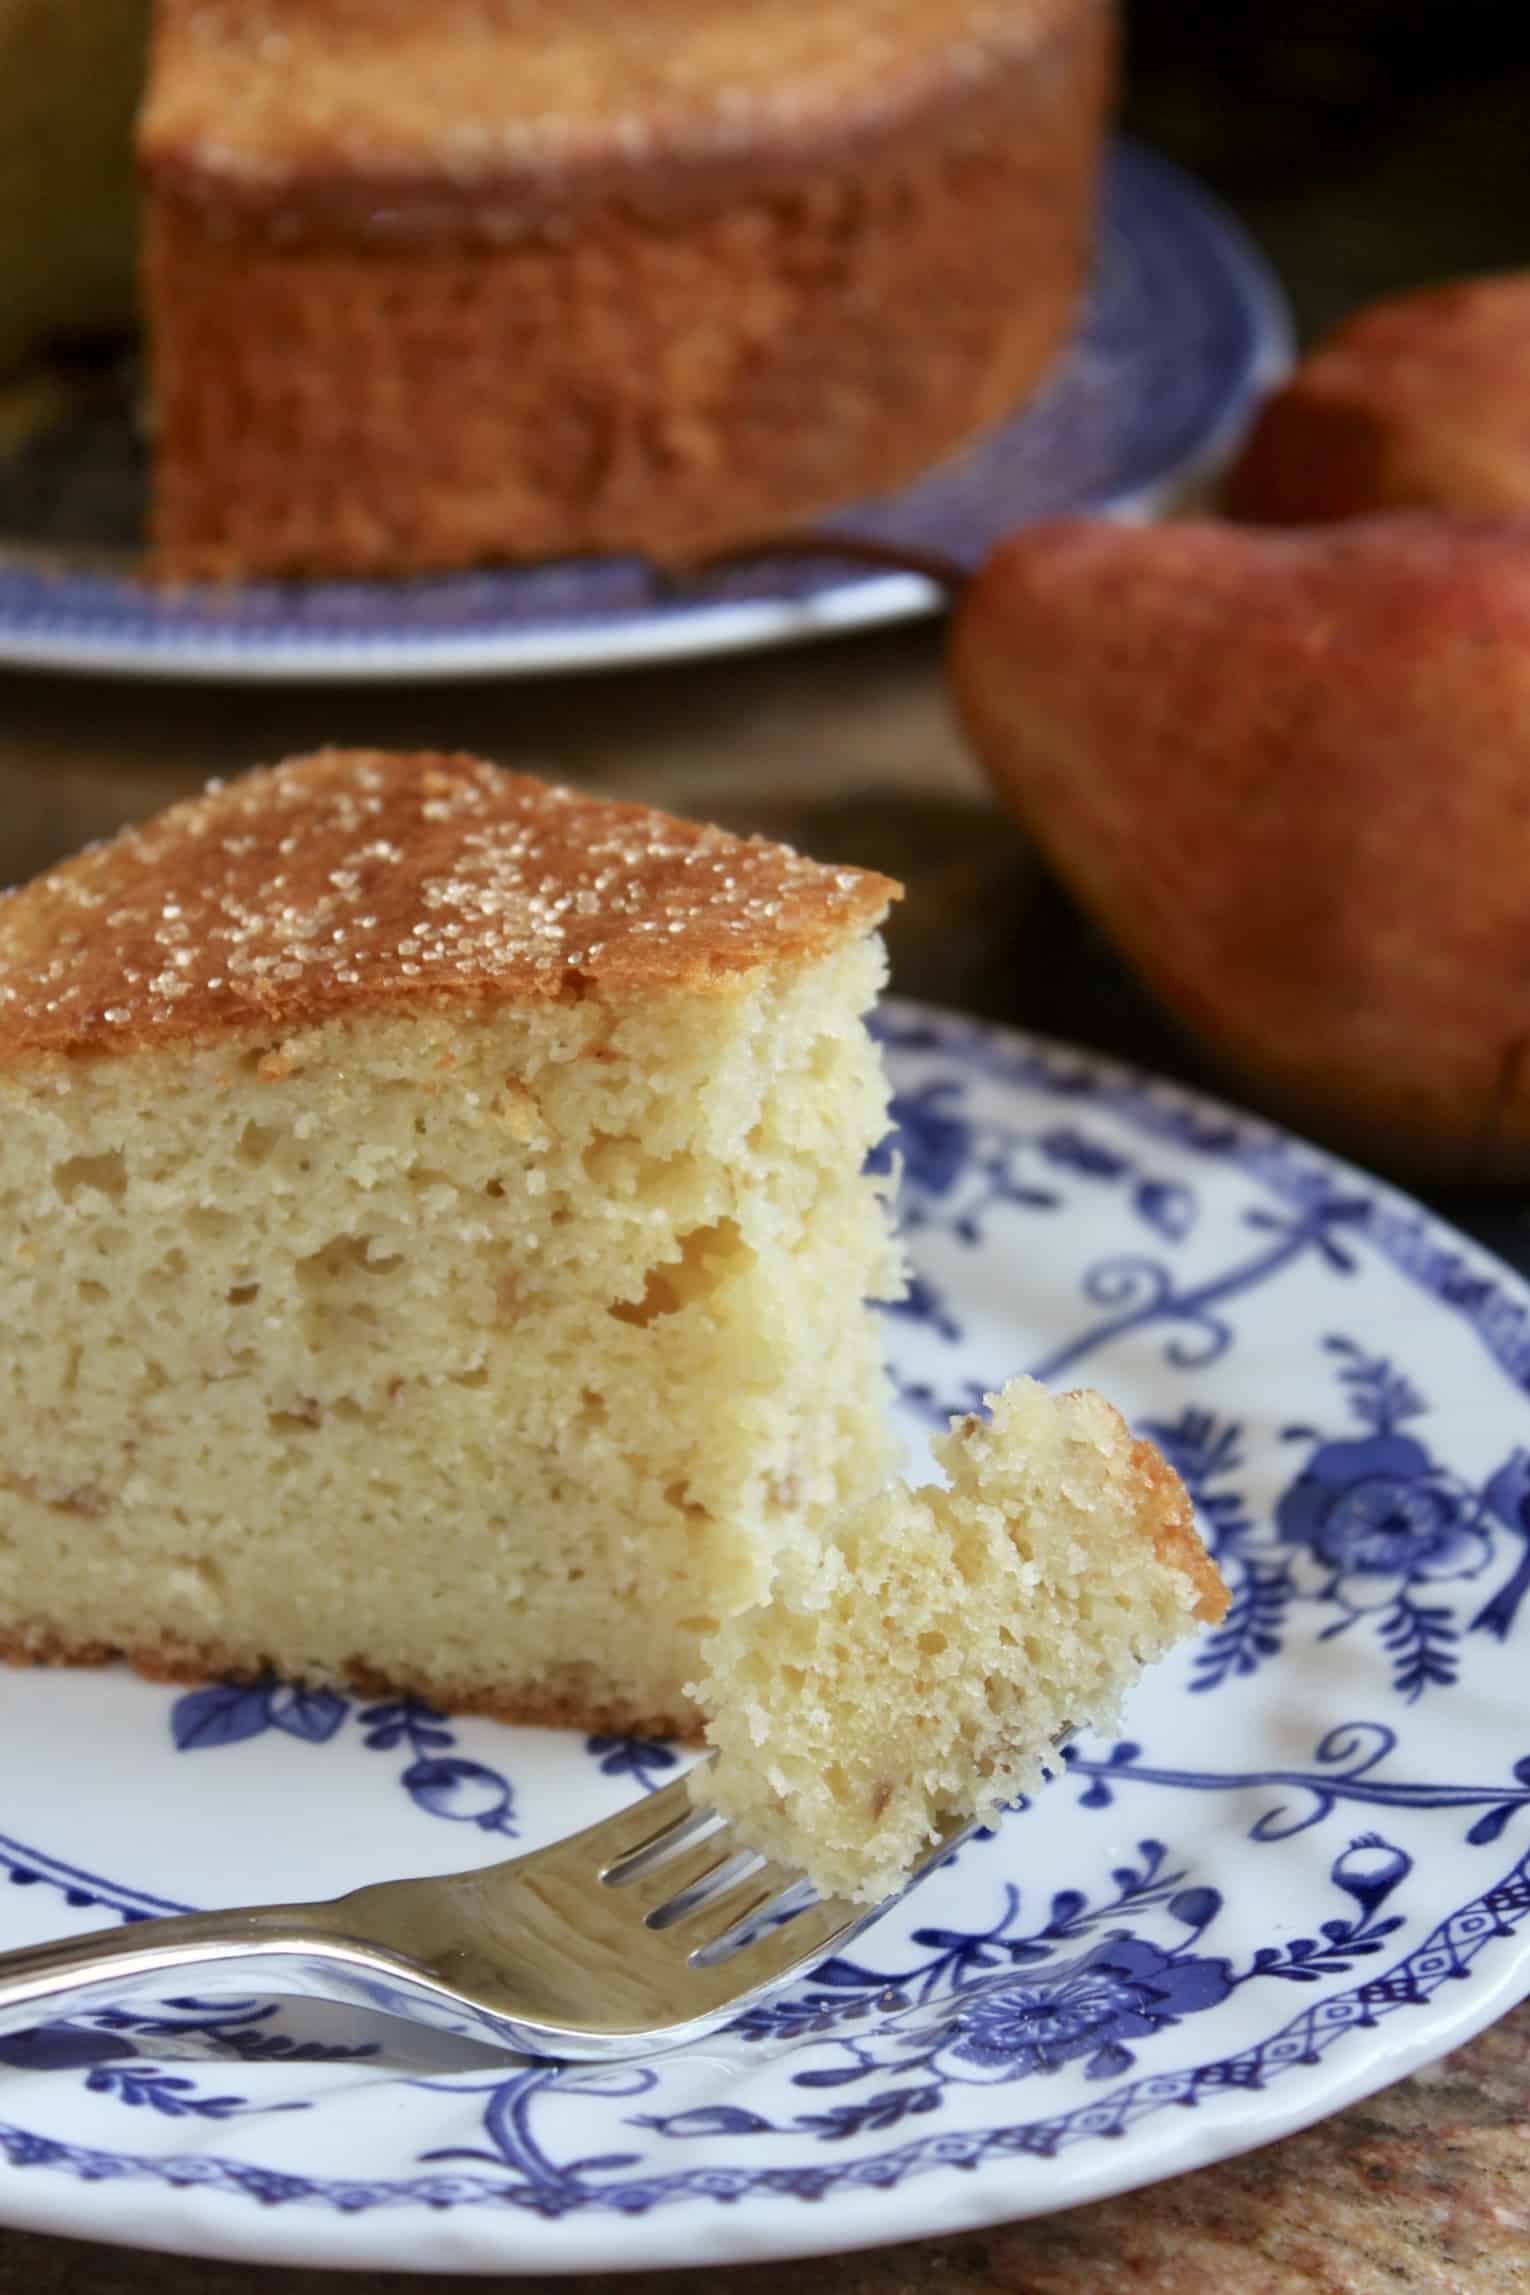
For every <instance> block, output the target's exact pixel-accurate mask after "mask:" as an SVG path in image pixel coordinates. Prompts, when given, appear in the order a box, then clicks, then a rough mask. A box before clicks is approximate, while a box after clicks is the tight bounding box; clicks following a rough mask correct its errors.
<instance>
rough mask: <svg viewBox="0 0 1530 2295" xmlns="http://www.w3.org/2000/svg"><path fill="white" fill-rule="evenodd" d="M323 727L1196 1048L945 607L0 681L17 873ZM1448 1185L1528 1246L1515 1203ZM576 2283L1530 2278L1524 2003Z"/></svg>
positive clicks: (1230, 2283) (1294, 2283)
mask: <svg viewBox="0 0 1530 2295" xmlns="http://www.w3.org/2000/svg"><path fill="white" fill-rule="evenodd" d="M321 741H344V742H367V743H384V744H390V745H404V746H413V745H432V746H451V747H457V746H461V747H469V748H473V749H476V750H479V751H480V752H482V753H483V754H485V755H488V756H491V757H494V758H497V759H499V760H500V761H502V762H504V763H507V764H515V765H518V766H522V767H525V768H528V769H531V770H535V771H541V772H545V773H550V774H553V775H556V776H560V777H563V778H566V779H569V780H573V781H577V782H581V783H584V784H586V785H589V786H598V787H600V788H603V789H606V790H611V791H616V792H620V793H622V794H625V795H630V796H634V797H640V798H643V799H645V800H649V801H651V802H655V803H659V804H665V805H670V806H673V807H676V808H678V809H681V810H688V811H693V812H697V813H701V814H706V815H710V816H712V817H714V818H717V819H721V820H723V821H725V822H727V823H728V825H729V826H732V827H758V828H761V829H764V830H767V831H769V832H770V833H772V834H776V835H785V836H787V837H789V838H791V839H792V840H793V841H795V842H797V843H800V844H801V845H803V846H804V847H805V848H807V849H808V850H809V851H812V852H814V853H816V854H818V855H819V856H820V857H822V858H824V859H826V860H841V859H843V860H856V861H864V862H869V863H871V864H873V865H875V866H878V867H881V868H885V869H888V870H890V871H891V872H892V873H894V874H896V875H900V876H902V877H903V878H904V879H905V881H906V882H907V884H908V887H909V898H908V900H907V901H906V902H905V903H904V904H903V906H902V908H901V910H900V911H899V912H898V914H897V917H896V919H895V924H894V929H893V934H892V941H893V961H894V977H895V981H896V984H897V986H898V987H899V988H901V989H902V990H904V991H905V992H906V993H909V994H912V995H916V996H922V997H926V998H930V999H932V1000H934V1001H937V1002H940V1003H944V1004H948V1005H954V1006H958V1007H960V1008H963V1009H966V1010H970V1011H976V1012H981V1013H984V1014H986V1015H988V1016H991V1017H995V1018H1000V1019H1008V1020H1013V1021H1015V1022H1018V1023H1021V1024H1025V1025H1029V1026H1035V1027H1040V1028H1043V1029H1047V1030H1049V1031H1051V1032H1052V1033H1056V1034H1063V1035H1072V1036H1074V1037H1077V1038H1078V1039H1080V1040H1082V1041H1087V1042H1092V1043H1096V1044H1101V1045H1104V1046H1105V1047H1106V1048H1107V1049H1110V1050H1113V1051H1123V1052H1126V1053H1128V1054H1130V1055H1134V1056H1136V1057H1138V1058H1140V1059H1142V1060H1144V1061H1146V1062H1148V1063H1150V1064H1152V1065H1155V1066H1159V1067H1164V1068H1169V1069H1172V1070H1175V1071H1176V1072H1178V1073H1179V1074H1181V1075H1186V1076H1191V1077H1197V1076H1198V1074H1199V1071H1198V1069H1197V1066H1196V1063H1195V1062H1194V1060H1193V1059H1192V1058H1191V1056H1190V1055H1189V1053H1188V1051H1187V1049H1186V1048H1185V1047H1184V1046H1183V1045H1182V1044H1181V1043H1179V1042H1178V1041H1177V1040H1176V1038H1175V1037H1174V1035H1173V1034H1172V1032H1171V1031H1170V1030H1169V1029H1167V1028H1166V1027H1165V1026H1164V1025H1163V1024H1162V1023H1161V1022H1160V1021H1158V1020H1157V1019H1156V1018H1155V1016H1154V1015H1153V1014H1152V1013H1151V1012H1150V1011H1149V1010H1148V1009H1147V1007H1146V1005H1145V1004H1144V1003H1143V1001H1142V999H1141V998H1140V997H1139V996H1138V994H1137V993H1136V991H1135V990H1134V988H1133V987H1132V985H1131V983H1130V982H1129V981H1128V980H1126V978H1125V977H1124V976H1123V975H1122V974H1121V973H1120V971H1119V970H1118V969H1117V968H1116V967H1115V965H1114V963H1113V962H1112V961H1111V959H1110V958H1109V957H1108V955H1107V954H1106V953H1105V952H1104V951H1103V950H1102V949H1101V948H1100V947H1099V945H1098V944H1097V943H1096V942H1095V941H1094V940H1093V938H1092V937H1091V936H1090V935H1089V934H1088V933H1087V932H1086V931H1085V930H1084V929H1083V928H1082V927H1081V926H1080V925H1079V923H1078V922H1077V920H1076V919H1075V918H1074V917H1073V915H1072V913H1071V911H1070V910H1069V909H1068V907H1067V904H1066V903H1065V902H1064V901H1063V899H1062V897H1061V896H1060V895H1059V894H1058V892H1057V891H1056V890H1055V888H1054V887H1052V886H1051V885H1050V883H1049V882H1048V881H1047V880H1046V878H1045V877H1044V876H1043V874H1042V872H1041V870H1040V868H1039V866H1038V865H1037V863H1036V862H1035V860H1034V859H1033V857H1032V855H1031V854H1030V853H1029V851H1028V850H1027V848H1026V845H1025V843H1024V840H1023V839H1022V837H1021V836H1020V834H1019V832H1018V831H1017V830H1015V829H1014V828H1013V827H1012V826H1011V825H1010V824H1009V823H1008V822H1007V820H1006V819H1005V818H1004V817H1003V816H1002V815H1001V814H1000V813H998V812H997V810H996V809H995V808H994V806H993V805H992V803H991V802H990V800H989V797H988V795H987V791H986V789H985V787H984V784H983V782H982V779H981V776H980V775H979V774H978V772H977V771H976V769H975V768H974V767H973V765H972V764H971V762H970V760H969V759H968V758H967V757H966V755H965V754H964V752H963V750H962V748H961V745H960V742H959V740H958V738H957V736H956V733H955V731H954V728H953V727H952V724H951V722H950V719H949V717H948V714H947V711H946V707H945V703H944V698H943V694H942V690H941V681H940V655H939V644H938V636H937V633H935V632H934V631H932V630H930V629H918V630H911V631H902V632H895V633H888V634H886V635H883V636H879V637H868V638H861V639H856V640H853V641H847V642H842V643H839V644H836V645H834V646H832V647H823V648H819V649H816V650H815V649H805V650H802V651H799V652H796V653H793V654H790V655H780V656H768V655H767V656H756V657H753V658H745V659H742V660H739V661H736V662H730V663H721V662H719V663H712V664H703V665H693V666H691V667H689V668H669V669H664V670H652V671H642V672H623V673H621V674H619V675H612V676H609V677H597V678H588V679H584V680H573V679H559V680H547V681H539V682H536V683H514V682H488V681H482V682H477V683H473V684H458V685H442V686H429V685H412V686H408V687H401V688H399V689H398V690H397V691H390V690H389V689H387V688H385V687H382V688H372V689H354V690H348V689H345V688H331V689H328V690H323V691H316V690H313V689H292V690H283V689H281V688H277V687H267V688H257V689H253V690H250V691H234V690H225V689H222V688H218V687H200V688H199V687H195V686H182V687H161V686H157V685H150V684H145V685H135V684H133V683H131V682H129V681H125V680H124V681H101V680H96V681H91V680H85V679H51V678H41V677H38V678H26V677H17V676H12V677H9V678H7V677H0V876H3V877H4V878H5V879H8V880H15V879H17V878H20V877H23V876H26V875H28V874H30V873H31V872H32V871H33V870H35V869H37V868H39V867H41V866H43V865H44V864H45V863H47V862H48V861H50V860H52V859H54V858H56V857H57V856H58V855H60V854H61V853H64V852H67V851H69V850H70V849H72V848H73V847H74V846H75V845H77V844H79V843H81V842H82V841H83V840H84V839H86V838H87V837H91V836H99V835H102V834H104V833H108V832H110V831H111V830H112V829H114V828H115V827H117V826H118V825H119V824H120V823H122V822H123V821H126V820H129V819H132V818H134V817H137V816H139V815H141V814H143V813H146V812H148V811H151V810H152V809H153V808H154V807H155V806H157V805H160V804H162V803H164V802H166V801H167V800H169V799H170V798H172V797H175V796H178V795H181V794H184V793H186V792H188V791H190V790H192V789H194V788H196V787H197V786H198V785H199V784H200V783H201V782H202V781H203V780H204V779H205V778H207V777H208V776H209V775H211V774H215V773H217V774H227V773H229V772H231V771H237V770H238V769H239V768H240V767H241V766H243V765H246V764H250V763H255V762H258V761H261V760H264V759H268V758H272V757H276V756H280V755H282V754H284V753H289V752H291V751H293V750H297V749H301V748H304V747H308V746H312V745H314V744H315V743H318V742H321ZM1446 1208H1447V1209H1449V1210H1450V1211H1451V1212H1452V1213H1453V1214H1455V1215H1456V1216H1458V1217H1461V1216H1465V1217H1467V1218H1468V1219H1469V1221H1470V1223H1471V1224H1473V1225H1474V1226H1476V1227H1477V1228H1478V1231H1479V1232H1482V1233H1486V1234H1488V1235H1490V1237H1491V1239H1492V1240H1493V1241H1494V1242H1495V1243H1496V1244H1497V1245H1498V1247H1499V1248H1501V1249H1502V1248H1507V1249H1508V1250H1509V1251H1510V1252H1511V1254H1512V1255H1513V1256H1515V1257H1516V1258H1517V1259H1518V1261H1519V1263H1520V1264H1521V1266H1530V1228H1527V1227H1526V1225H1525V1222H1524V1218H1523V1214H1522V1211H1521V1208H1520V1206H1519V1205H1518V1204H1510V1205H1506V1206H1505V1205H1496V1206H1486V1207H1483V1206H1473V1205H1462V1204H1450V1205H1447V1206H1446ZM321 2279H322V2280H323V2284H325V2285H332V2284H335V2282H333V2281H331V2280H330V2279H328V2278H327V2277H325V2276H324V2275H321V2274H319V2273H317V2272H307V2271H267V2270H264V2269H261V2268H257V2267H246V2266H243V2265H217V2264H208V2263H203V2262H199V2261H180V2260H175V2259H171V2258H165V2257H159V2256H149V2255H138V2254H133V2253H130V2252H128V2251H126V2250H119V2249H111V2248H103V2247H98V2246H85V2245H79V2244H76V2243H73V2242H71V2241H69V2240H66V2239H55V2238H37V2237H31V2236H28V2235H24V2234H21V2233H8V2232H5V2231H0V2295H62V2291H63V2290H69V2291H70V2295H151V2291H152V2295H194V2291H195V2295H235V2291H236V2290H246V2289H248V2290H254V2289H258V2288H269V2289H271V2290H273V2291H275V2290H281V2289H289V2290H291V2291H292V2295H298V2291H300V2290H302V2291H306V2290H316V2289H317V2288H318V2287H319V2286H320V2284H321ZM365 2284H366V2285H368V2286H370V2287H372V2288H375V2289H378V2290H383V2289H391V2288H395V2287H396V2288H399V2289H404V2288H406V2287H407V2288H414V2289H424V2288H429V2287H432V2286H439V2287H440V2288H441V2289H442V2290H445V2289H446V2288H447V2287H448V2286H460V2285H461V2284H462V2283H461V2282H460V2281H457V2282H449V2281H447V2280H445V2279H442V2280H440V2281H432V2280H430V2279H428V2278H421V2277H417V2276H413V2275H409V2276H403V2275H398V2276H395V2275H391V2274H389V2275H373V2276H372V2277H370V2278H369V2279H367V2280H366V2281H365ZM559 2284H561V2285H566V2286H567V2287H568V2288H569V2289H570V2290H571V2291H582V2295H595V2290H597V2289H598V2288H610V2289H612V2290H618V2289H619V2290H622V2291H623V2295H659V2291H660V2290H664V2291H665V2295H765V2291H766V2290H768V2289H769V2290H774V2289H777V2288H780V2289H788V2290H790V2291H791V2295H915V2291H916V2290H917V2291H919V2295H924V2291H926V2290H929V2291H932V2295H933V2291H934V2290H940V2291H941V2295H973V2291H976V2290H979V2289H982V2290H985V2291H987V2295H1115V2291H1117V2290H1120V2291H1123V2295H1124V2291H1126V2290H1130V2291H1131V2295H1308V2291H1311V2295H1319V2291H1321V2295H1398V2291H1406V2295H1479V2291H1480V2295H1511V2291H1519V2290H1527V2291H1530V2006H1527V2007H1526V2008H1524V2009H1521V2010H1520V2011H1518V2012H1517V2013H1516V2014H1515V2015H1512V2016H1510V2017H1509V2018H1507V2019H1506V2020H1505V2021H1504V2022H1503V2023H1501V2024H1499V2025H1498V2026H1497V2027H1496V2028H1495V2029H1493V2030H1492V2031H1490V2032H1488V2033H1486V2034H1484V2035H1483V2036H1482V2037H1481V2038H1480V2039H1478V2040H1477V2041H1476V2042H1475V2043H1474V2044H1473V2045H1472V2046H1470V2047H1468V2048H1466V2049H1463V2050H1462V2051H1460V2053H1459V2054H1457V2055H1455V2056H1453V2057H1451V2058H1449V2059H1447V2060H1446V2061H1445V2062H1444V2063H1442V2064H1439V2065H1437V2066H1435V2067H1433V2068H1432V2069H1430V2070H1428V2071H1426V2072H1424V2073H1421V2074H1419V2075H1417V2076H1416V2077H1415V2078H1413V2079H1411V2080H1407V2081H1404V2082H1403V2083H1402V2084H1401V2085H1400V2086H1397V2087H1394V2088H1392V2089H1390V2090H1388V2091H1386V2092H1385V2093H1383V2094H1381V2095H1379V2096H1376V2097H1373V2098H1372V2099H1370V2100H1369V2101H1368V2102H1366V2103H1364V2104H1360V2105H1357V2106H1355V2107H1353V2108H1352V2109H1351V2110H1349V2111H1347V2112H1343V2113H1340V2114H1339V2115H1338V2116H1337V2117H1336V2118H1334V2119H1332V2120H1330V2121H1328V2122H1326V2123H1324V2124H1323V2125H1322V2126H1320V2127H1317V2128H1314V2129H1312V2130H1310V2131H1308V2132H1307V2133H1306V2134H1303V2135H1298V2136H1292V2137H1288V2138H1287V2139H1286V2140H1285V2141H1284V2142H1282V2143H1280V2144H1276V2145H1274V2146H1272V2147H1270V2148H1269V2149H1268V2150H1265V2151H1261V2152H1256V2153H1254V2154H1252V2155H1250V2156H1249V2157H1248V2158H1245V2159H1241V2160H1233V2161H1229V2162H1226V2163H1224V2164H1223V2165H1221V2166H1219V2167H1215V2168H1210V2169H1205V2170H1203V2171H1201V2172H1200V2173H1198V2174H1195V2175H1190V2176H1184V2177H1180V2178H1178V2179H1176V2180H1175V2181H1173V2182H1170V2183H1165V2184H1161V2185H1158V2186H1157V2187H1155V2188H1154V2189H1152V2190H1150V2191H1146V2192H1141V2193H1137V2194H1134V2195H1132V2196H1130V2197H1128V2198H1125V2199H1120V2200H1113V2201H1107V2202H1104V2203H1101V2204H1099V2205H1096V2206H1093V2207H1087V2208H1080V2209H1077V2210H1074V2211H1071V2212H1069V2213H1065V2214H1061V2215H1057V2216H1054V2217H1049V2218H1046V2219H1044V2220H1041V2221H1037V2222H1033V2223H1028V2224H1020V2225H1016V2226H1012V2227H1007V2228H1003V2229H998V2230H995V2231H992V2232H987V2233H983V2234H980V2235H973V2236H970V2237H965V2238H960V2239H956V2240H941V2241H934V2242H921V2243H916V2244H913V2245H907V2246H900V2247H896V2248H887V2249H882V2250H878V2251H875V2252H872V2253H869V2254H865V2255H859V2256H849V2257H841V2258H837V2259H827V2260H824V2261H821V2262H803V2263H796V2264H791V2265H784V2266H768V2267H754V2268H747V2269H735V2270H721V2269H713V2268H708V2269H705V2270H703V2271H700V2272H697V2273H694V2274H691V2273H687V2274H680V2273H673V2272H661V2273H645V2274H642V2275H641V2276H639V2277H637V2278H624V2279H579V2280H571V2281H566V2282H559Z"/></svg>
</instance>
